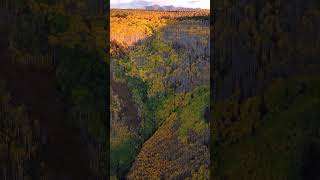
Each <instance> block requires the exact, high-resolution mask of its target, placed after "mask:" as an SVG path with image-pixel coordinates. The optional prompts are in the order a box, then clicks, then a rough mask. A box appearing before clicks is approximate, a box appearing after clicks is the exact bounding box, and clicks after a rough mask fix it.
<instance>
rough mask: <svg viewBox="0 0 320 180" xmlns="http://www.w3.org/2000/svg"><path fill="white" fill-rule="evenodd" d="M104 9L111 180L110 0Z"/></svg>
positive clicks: (108, 149) (107, 124)
mask: <svg viewBox="0 0 320 180" xmlns="http://www.w3.org/2000/svg"><path fill="white" fill-rule="evenodd" d="M104 9H105V13H104V14H105V16H106V21H105V23H106V24H105V30H106V36H107V38H106V39H107V42H106V49H105V51H106V60H107V74H106V75H107V82H106V83H107V86H106V87H107V89H106V93H107V96H106V97H107V98H106V101H107V103H106V104H107V109H106V111H107V119H106V122H107V123H106V126H107V128H106V130H107V135H106V137H107V140H106V141H107V144H106V153H107V154H106V162H105V163H106V168H107V171H106V178H105V179H110V119H111V116H110V114H111V111H110V110H111V109H110V63H111V57H110V0H104Z"/></svg>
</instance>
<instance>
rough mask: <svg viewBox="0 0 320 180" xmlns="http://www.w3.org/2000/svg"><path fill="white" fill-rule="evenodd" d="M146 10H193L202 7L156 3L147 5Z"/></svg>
mask: <svg viewBox="0 0 320 180" xmlns="http://www.w3.org/2000/svg"><path fill="white" fill-rule="evenodd" d="M144 9H145V10H149V11H192V10H200V8H196V9H194V8H185V7H175V6H172V5H171V6H160V5H158V4H154V5H151V6H145V8H144Z"/></svg>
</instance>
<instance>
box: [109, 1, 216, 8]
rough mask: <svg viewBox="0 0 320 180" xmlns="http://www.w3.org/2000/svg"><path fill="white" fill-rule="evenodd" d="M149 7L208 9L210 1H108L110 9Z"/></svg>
mask: <svg viewBox="0 0 320 180" xmlns="http://www.w3.org/2000/svg"><path fill="white" fill-rule="evenodd" d="M151 5H159V6H174V7H183V8H200V9H210V0H179V1H173V0H110V8H111V9H144V7H145V6H151Z"/></svg>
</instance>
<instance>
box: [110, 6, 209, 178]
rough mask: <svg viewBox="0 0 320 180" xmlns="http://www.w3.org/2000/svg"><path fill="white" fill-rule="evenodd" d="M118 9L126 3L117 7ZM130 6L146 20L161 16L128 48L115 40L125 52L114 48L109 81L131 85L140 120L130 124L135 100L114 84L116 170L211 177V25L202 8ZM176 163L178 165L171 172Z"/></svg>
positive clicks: (113, 160) (140, 175)
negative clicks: (152, 9) (177, 9)
mask: <svg viewBox="0 0 320 180" xmlns="http://www.w3.org/2000/svg"><path fill="white" fill-rule="evenodd" d="M120 12H121V13H125V12H127V11H119V10H117V11H116V12H114V13H120ZM129 12H130V13H132V15H131V16H132V17H136V18H137V19H143V20H147V19H148V16H149V15H150V14H154V15H158V16H159V17H161V18H160V21H162V22H163V23H164V24H163V25H162V26H161V27H160V26H158V27H154V28H152V31H151V34H150V35H149V36H148V35H146V36H145V37H144V38H143V39H141V40H140V41H139V42H138V43H135V44H133V45H132V46H129V48H126V46H118V47H117V49H118V50H120V51H118V52H121V53H114V54H113V56H112V61H111V63H112V64H111V68H112V79H113V81H114V83H115V84H114V86H112V89H113V90H115V88H116V86H118V85H117V84H119V83H121V84H122V85H125V84H126V85H127V87H128V89H129V94H128V96H126V97H130V98H132V100H133V102H134V105H133V106H135V107H136V108H137V111H138V113H137V114H138V121H135V122H139V126H135V128H132V121H131V120H130V117H127V116H128V115H129V114H128V112H124V111H123V109H124V107H125V106H128V105H129V106H131V105H130V104H131V101H130V100H128V99H126V98H123V97H124V96H123V95H121V94H120V92H117V91H113V94H112V98H113V99H112V105H113V106H112V127H111V132H112V134H111V142H113V144H111V175H112V178H125V177H127V178H128V179H141V178H156V177H157V178H160V177H167V178H168V177H169V176H172V177H181V178H182V177H183V178H186V177H191V176H192V175H194V176H197V175H199V176H203V177H205V178H208V168H209V150H208V137H209V126H208V122H207V120H206V119H205V116H206V109H207V108H208V104H209V102H208V100H209V86H208V84H209V48H208V47H209V26H208V21H207V18H205V17H203V13H204V11H199V12H197V11H194V12H188V13H186V12H162V11H159V12H149V11H129ZM193 15H197V16H196V17H193ZM207 15H208V12H207ZM115 16H116V15H115ZM122 20H124V21H128V22H129V24H130V22H131V21H136V20H131V19H130V18H129V19H122ZM158 20H159V19H158ZM158 20H157V19H154V18H153V19H150V20H149V22H148V20H147V21H146V24H147V25H148V26H152V23H153V22H152V21H155V22H157V21H158ZM111 26H113V24H111ZM135 26H136V25H131V26H128V27H127V28H134V27H135ZM141 27H142V28H143V27H144V25H142V26H141ZM119 30H120V31H121V29H119ZM111 34H112V33H111ZM119 44H120V43H119ZM195 45H196V46H195ZM190 112H192V113H191V114H190ZM168 128H169V129H168ZM174 145H177V147H176V146H174ZM161 147H167V148H166V149H167V151H162V149H161ZM177 148H178V149H177ZM174 152H175V153H174ZM188 160H191V161H190V162H189V161H188ZM164 162H165V164H163V163H164ZM161 165H162V166H161ZM160 166H161V168H163V169H162V170H160V169H161V168H160ZM146 168H147V169H146ZM173 170H177V172H176V173H175V174H172V172H173Z"/></svg>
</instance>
